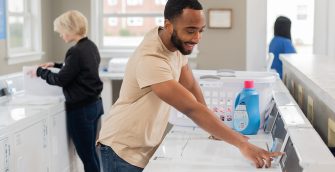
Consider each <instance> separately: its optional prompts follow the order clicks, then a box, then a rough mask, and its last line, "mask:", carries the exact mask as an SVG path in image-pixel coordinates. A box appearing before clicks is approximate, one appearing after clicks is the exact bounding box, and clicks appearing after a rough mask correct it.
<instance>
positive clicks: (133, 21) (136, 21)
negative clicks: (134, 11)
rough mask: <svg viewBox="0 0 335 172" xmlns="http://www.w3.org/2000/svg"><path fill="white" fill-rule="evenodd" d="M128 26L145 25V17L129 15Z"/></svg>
mask: <svg viewBox="0 0 335 172" xmlns="http://www.w3.org/2000/svg"><path fill="white" fill-rule="evenodd" d="M127 25H128V26H143V17H128V18H127Z"/></svg>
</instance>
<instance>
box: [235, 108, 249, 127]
mask: <svg viewBox="0 0 335 172" xmlns="http://www.w3.org/2000/svg"><path fill="white" fill-rule="evenodd" d="M248 124H249V116H248V112H247V107H246V105H245V104H244V103H241V104H239V105H237V106H236V108H235V112H234V128H235V130H236V131H243V130H244V129H246V128H247V126H248Z"/></svg>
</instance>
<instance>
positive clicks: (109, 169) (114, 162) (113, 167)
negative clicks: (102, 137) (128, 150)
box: [100, 144, 143, 172]
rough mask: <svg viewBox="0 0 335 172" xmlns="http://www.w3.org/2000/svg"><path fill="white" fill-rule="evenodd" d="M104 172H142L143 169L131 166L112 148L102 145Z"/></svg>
mask: <svg viewBox="0 0 335 172" xmlns="http://www.w3.org/2000/svg"><path fill="white" fill-rule="evenodd" d="M100 153H101V162H102V166H103V172H142V171H143V168H140V167H136V166H134V165H131V164H129V163H128V162H126V161H125V160H123V159H122V158H120V157H119V156H118V155H117V154H116V153H115V152H114V151H113V149H112V148H111V147H109V146H105V145H102V144H100Z"/></svg>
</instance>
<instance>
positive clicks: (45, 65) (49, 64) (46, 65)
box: [39, 62, 55, 69]
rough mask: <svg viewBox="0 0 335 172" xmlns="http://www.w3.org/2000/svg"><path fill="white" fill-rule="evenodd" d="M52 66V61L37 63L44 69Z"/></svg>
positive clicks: (53, 64)
mask: <svg viewBox="0 0 335 172" xmlns="http://www.w3.org/2000/svg"><path fill="white" fill-rule="evenodd" d="M54 66H55V63H54V62H47V63H44V64H41V65H39V67H42V68H45V69H46V68H49V67H54Z"/></svg>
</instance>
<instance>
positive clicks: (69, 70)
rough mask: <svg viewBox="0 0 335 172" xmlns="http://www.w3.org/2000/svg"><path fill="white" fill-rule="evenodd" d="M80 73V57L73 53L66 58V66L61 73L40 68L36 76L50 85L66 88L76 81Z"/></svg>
mask: <svg viewBox="0 0 335 172" xmlns="http://www.w3.org/2000/svg"><path fill="white" fill-rule="evenodd" d="M79 71H80V62H79V55H78V53H76V52H75V51H72V52H71V53H70V55H69V56H67V57H66V60H65V66H64V67H63V68H62V69H61V70H60V71H59V73H53V72H51V71H50V70H48V69H43V68H41V67H38V68H37V71H36V74H37V76H39V77H41V78H42V79H44V80H46V81H47V83H48V84H50V85H58V86H60V87H66V86H67V85H68V84H69V83H71V81H73V80H74V78H76V77H77V75H78V74H79Z"/></svg>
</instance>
